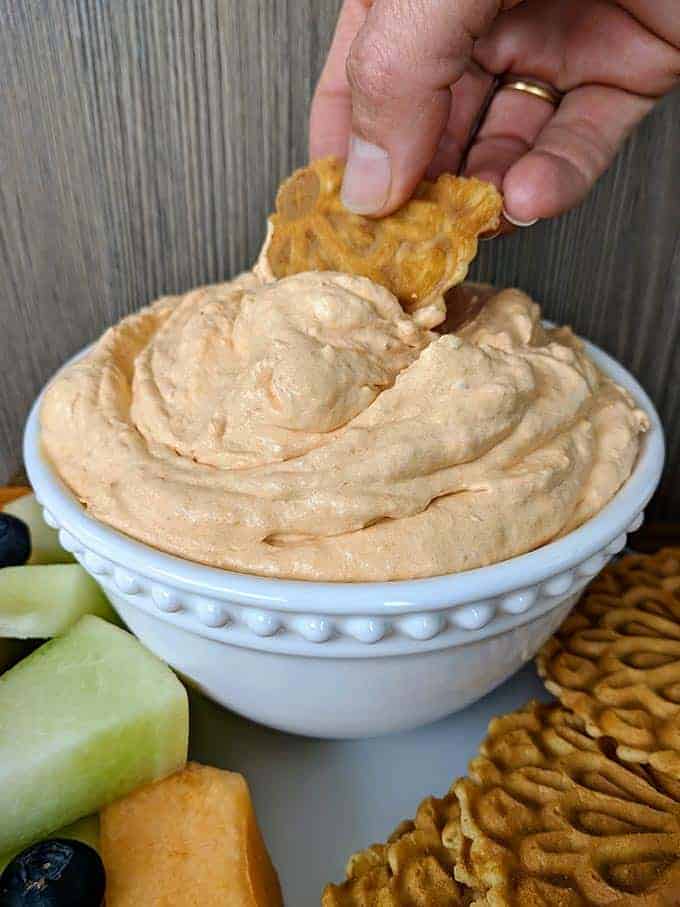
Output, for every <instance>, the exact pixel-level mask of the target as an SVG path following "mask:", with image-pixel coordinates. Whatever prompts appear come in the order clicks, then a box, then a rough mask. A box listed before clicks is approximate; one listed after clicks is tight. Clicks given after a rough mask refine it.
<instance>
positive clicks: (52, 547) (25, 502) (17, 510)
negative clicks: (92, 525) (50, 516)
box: [2, 493, 75, 564]
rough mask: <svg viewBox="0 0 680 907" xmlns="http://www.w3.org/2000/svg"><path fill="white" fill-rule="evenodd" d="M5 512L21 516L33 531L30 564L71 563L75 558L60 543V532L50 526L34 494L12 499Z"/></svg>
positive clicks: (31, 531)
mask: <svg viewBox="0 0 680 907" xmlns="http://www.w3.org/2000/svg"><path fill="white" fill-rule="evenodd" d="M2 509H3V510H4V511H5V513H11V514H12V515H13V516H16V517H19V519H20V520H23V521H24V523H26V525H27V526H28V528H29V531H30V533H31V556H30V558H29V559H28V563H29V564H70V563H73V561H74V560H75V558H74V557H73V555H72V554H71V552H70V551H66V549H65V548H62V547H61V545H60V544H59V533H58V532H57V530H56V529H52V527H51V526H48V525H47V523H46V522H45V520H44V518H43V512H42V507H41V506H40V504H39V503H38V501H37V500H36V497H35V495H34V494H32V493H31V494H25V495H23V496H22V497H20V498H16V499H15V500H13V501H10V502H9V504H5V506H4V507H3V508H2Z"/></svg>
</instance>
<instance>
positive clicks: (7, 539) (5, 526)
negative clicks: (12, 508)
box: [0, 513, 31, 567]
mask: <svg viewBox="0 0 680 907" xmlns="http://www.w3.org/2000/svg"><path fill="white" fill-rule="evenodd" d="M30 556H31V533H30V530H29V528H28V526H27V525H26V523H24V521H23V520H20V519H19V517H16V516H12V514H10V513H0V567H17V566H19V565H20V564H25V563H26V561H27V560H28V559H29V557H30Z"/></svg>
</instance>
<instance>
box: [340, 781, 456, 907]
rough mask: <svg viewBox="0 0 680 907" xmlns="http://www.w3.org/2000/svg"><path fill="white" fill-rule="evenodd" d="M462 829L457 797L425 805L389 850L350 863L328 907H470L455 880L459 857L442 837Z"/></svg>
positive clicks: (383, 847)
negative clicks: (452, 828)
mask: <svg viewBox="0 0 680 907" xmlns="http://www.w3.org/2000/svg"><path fill="white" fill-rule="evenodd" d="M451 825H456V826H457V825H458V803H457V800H456V798H455V795H454V794H453V793H450V794H447V796H446V797H443V798H441V799H437V798H435V797H429V798H428V799H427V800H424V801H423V803H421V805H420V807H419V809H418V812H417V813H416V817H415V819H414V820H413V821H407V822H402V823H401V825H399V827H398V828H397V829H396V830H395V831H394V833H393V834H392V835H391V836H390V837H389V838H388V839H387V842H386V843H385V844H373V845H372V846H371V847H369V848H367V849H366V850H362V851H361V852H360V853H356V854H354V856H352V857H350V859H349V862H348V863H347V881H345V882H343V883H342V884H341V885H328V886H327V887H326V890H325V891H324V893H323V898H322V905H323V907H463V905H467V904H468V903H469V901H470V898H469V895H468V894H467V893H466V891H465V889H464V887H463V886H462V885H459V884H458V883H457V882H456V881H455V880H454V877H453V858H454V855H453V852H452V851H450V850H449V849H448V848H447V847H445V846H444V845H443V844H442V835H443V834H444V836H445V829H447V828H449V827H450V826H451Z"/></svg>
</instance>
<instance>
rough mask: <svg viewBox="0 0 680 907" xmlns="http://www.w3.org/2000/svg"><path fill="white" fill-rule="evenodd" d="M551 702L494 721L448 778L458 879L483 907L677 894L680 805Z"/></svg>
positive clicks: (563, 906)
mask: <svg viewBox="0 0 680 907" xmlns="http://www.w3.org/2000/svg"><path fill="white" fill-rule="evenodd" d="M605 749H606V747H603V744H602V743H601V742H600V741H597V740H594V739H593V738H591V737H590V736H589V735H588V734H587V733H586V731H585V728H584V727H583V723H582V722H581V721H580V719H579V718H578V717H577V716H575V715H574V714H573V713H571V712H568V711H566V710H565V709H563V708H561V707H560V706H556V705H552V706H548V705H541V704H539V703H537V702H533V703H529V705H527V706H526V707H525V708H524V709H521V710H519V711H517V712H513V713H512V714H510V715H505V716H503V717H502V718H496V719H494V720H493V721H492V722H491V724H490V726H489V734H488V736H487V738H486V740H485V742H484V743H483V744H482V747H481V749H480V755H479V756H477V757H476V758H475V759H474V760H473V761H472V763H471V764H470V777H469V778H466V779H463V780H461V781H459V782H457V784H456V785H455V792H456V795H457V797H458V800H459V803H460V811H461V812H460V821H461V828H462V833H463V835H464V836H465V838H466V839H467V840H468V842H469V843H468V848H467V849H468V853H467V858H466V859H465V861H462V862H460V863H459V864H458V865H457V866H456V871H455V874H456V877H457V878H458V879H459V880H460V881H462V882H464V883H465V884H467V885H469V886H471V887H472V888H474V889H478V890H481V891H483V892H484V893H485V897H486V899H487V903H488V905H489V907H535V905H536V907H538V905H541V907H586V905H605V904H606V905H610V904H620V905H621V907H623V905H627V907H643V905H644V907H649V905H651V904H663V903H668V904H670V903H673V901H672V898H673V897H674V896H675V895H678V897H679V898H680V887H679V886H680V801H679V800H678V799H676V798H674V797H673V796H670V795H669V794H668V793H666V792H663V791H662V790H660V789H659V788H658V787H656V786H655V785H654V784H652V783H651V780H650V778H649V776H648V775H647V772H646V770H645V769H644V768H642V767H640V766H633V767H632V768H631V767H628V766H626V765H622V764H621V763H620V762H618V761H617V760H616V759H615V758H612V757H611V756H610V755H608V754H607V753H606V752H605Z"/></svg>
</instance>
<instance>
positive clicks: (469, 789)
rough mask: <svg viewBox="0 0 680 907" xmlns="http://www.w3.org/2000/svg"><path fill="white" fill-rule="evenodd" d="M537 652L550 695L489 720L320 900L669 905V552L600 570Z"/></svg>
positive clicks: (672, 716) (361, 906)
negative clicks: (444, 782) (443, 781)
mask: <svg viewBox="0 0 680 907" xmlns="http://www.w3.org/2000/svg"><path fill="white" fill-rule="evenodd" d="M537 661H538V669H539V672H540V674H541V677H542V678H543V679H544V681H545V684H546V686H547V688H548V689H549V690H550V691H551V692H552V693H554V694H555V695H556V696H557V697H558V699H559V703H555V704H553V705H544V704H540V703H538V702H530V703H529V704H528V705H526V706H525V707H524V708H522V709H520V710H518V711H516V712H513V713H512V714H510V715H504V716H502V717H500V718H495V719H494V720H493V721H492V722H491V724H490V725H489V731H488V735H487V737H486V740H485V741H484V742H483V743H482V745H481V747H480V749H479V754H478V755H477V756H476V757H475V758H474V759H473V760H472V762H471V764H470V770H469V776H468V777H467V778H463V779H460V780H459V781H457V782H456V783H454V785H453V786H452V788H451V790H450V791H449V793H448V794H447V795H446V796H445V797H444V798H442V799H436V798H429V799H427V800H425V801H424V802H423V803H422V804H421V806H420V808H419V809H418V812H417V814H416V817H415V819H414V820H413V821H410V822H404V823H402V824H401V825H400V826H399V828H397V829H396V831H395V832H394V834H393V835H392V836H391V837H390V838H389V839H388V840H387V842H386V843H385V844H377V845H373V846H372V847H370V848H368V850H365V851H362V852H361V853H359V854H356V855H355V856H353V857H352V858H351V859H350V861H349V864H348V867H347V881H345V882H344V883H343V884H341V885H329V886H328V887H327V888H326V890H325V892H324V894H323V907H430V905H432V907H445V905H451V907H457V905H467V907H539V905H540V907H582V905H583V907H585V905H616V907H662V905H667V907H671V905H680V549H664V550H663V551H660V552H659V553H658V554H656V555H630V556H627V557H624V558H622V559H621V560H620V561H618V562H617V563H616V564H614V565H612V566H610V567H608V568H607V569H606V570H605V571H604V572H603V573H602V574H601V575H600V576H599V577H598V578H597V579H596V580H595V581H594V582H593V583H592V584H591V586H590V587H589V589H588V591H587V592H586V594H585V595H584V597H583V598H582V599H581V601H580V603H579V604H578V605H577V607H576V609H575V610H574V611H573V613H572V614H571V615H570V617H569V618H568V619H567V620H566V621H565V623H564V624H563V625H562V627H561V629H560V630H559V632H558V633H557V634H556V635H555V636H554V637H553V638H552V639H550V640H549V641H548V642H547V643H546V645H545V646H544V647H543V649H542V650H541V652H540V653H539V655H538V659H537Z"/></svg>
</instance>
